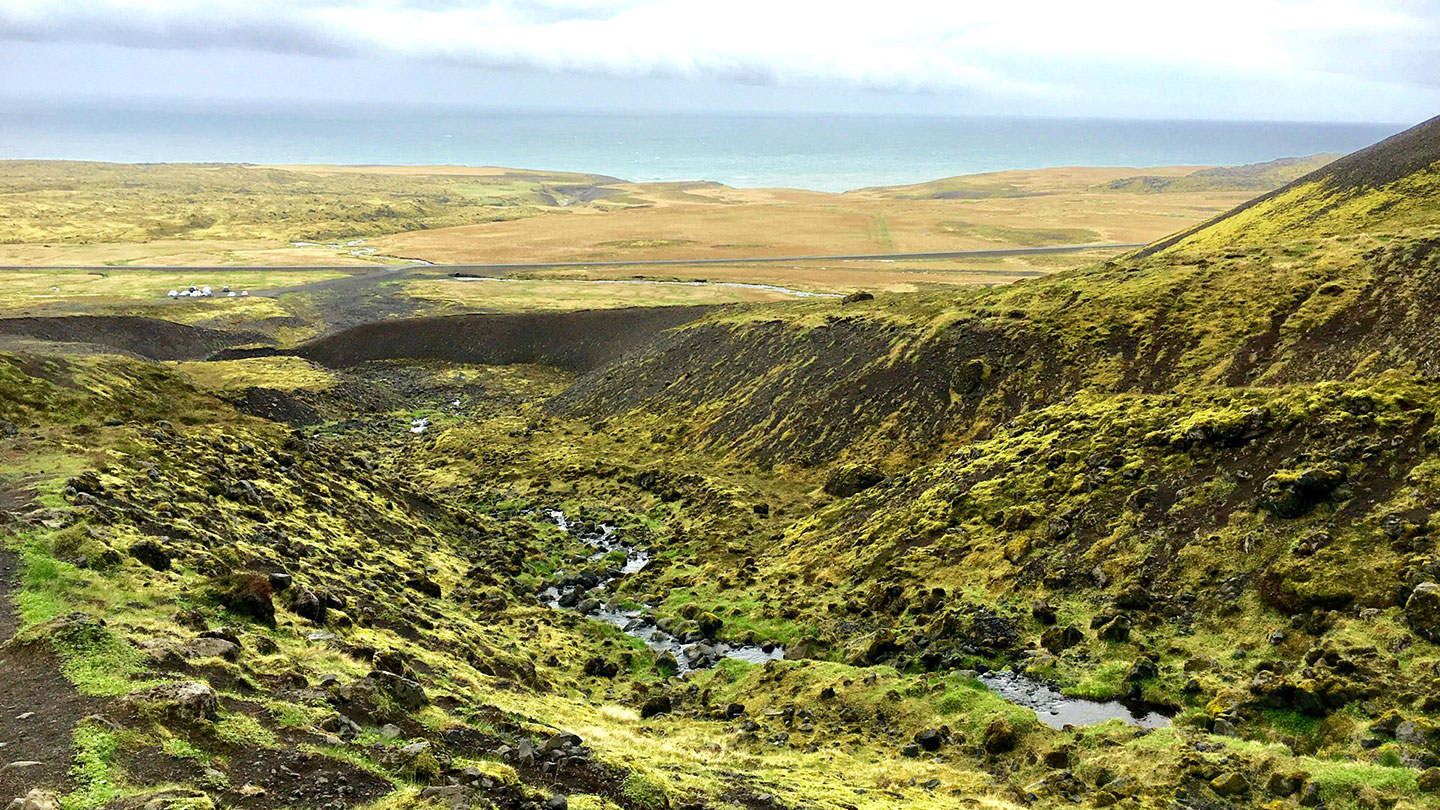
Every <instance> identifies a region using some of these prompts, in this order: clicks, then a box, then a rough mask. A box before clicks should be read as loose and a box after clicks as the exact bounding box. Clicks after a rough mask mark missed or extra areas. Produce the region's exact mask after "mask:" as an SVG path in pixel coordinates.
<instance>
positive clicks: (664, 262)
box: [0, 242, 1145, 277]
mask: <svg viewBox="0 0 1440 810" xmlns="http://www.w3.org/2000/svg"><path fill="white" fill-rule="evenodd" d="M1144 246H1145V244H1144V243H1139V242H1137V243H1128V242H1127V243H1116V244H1103V245H1060V246H1057V247H1034V248H1001V249H996V250H951V251H936V252H931V253H855V254H848V255H839V256H751V257H748V258H734V259H728V258H727V259H717V258H708V259H643V260H640V259H636V260H626V261H606V262H594V261H573V262H518V263H508V264H419V263H416V264H413V265H387V266H384V267H377V268H375V269H376V270H377V271H390V272H377V273H373V274H364V275H365V276H367V277H368V276H371V275H390V273H391V272H395V271H398V270H411V271H413V270H440V271H449V272H452V273H453V272H495V271H501V270H549V269H556V268H562V267H663V266H672V265H673V266H687V265H688V266H695V265H710V264H774V263H777V262H847V261H903V260H907V259H909V260H915V259H983V258H998V257H1003V256H1036V255H1043V254H1047V253H1077V252H1079V251H1082V250H1126V249H1129V248H1138V247H1144ZM362 267H363V265H334V264H315V265H309V264H307V265H284V266H271V267H266V266H249V265H233V264H222V265H180V266H158V265H121V266H112V265H0V270H101V271H105V270H165V271H169V272H176V271H191V272H199V271H205V272H209V271H216V270H351V269H360V268H362Z"/></svg>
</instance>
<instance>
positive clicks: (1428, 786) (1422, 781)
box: [1415, 768, 1440, 793]
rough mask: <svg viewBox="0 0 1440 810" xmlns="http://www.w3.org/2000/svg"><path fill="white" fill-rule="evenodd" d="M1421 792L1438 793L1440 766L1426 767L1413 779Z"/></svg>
mask: <svg viewBox="0 0 1440 810" xmlns="http://www.w3.org/2000/svg"><path fill="white" fill-rule="evenodd" d="M1415 783H1416V784H1417V785H1419V787H1420V792H1421V793H1440V768H1426V769H1425V770H1423V771H1421V772H1420V776H1419V777H1417V778H1416V779H1415Z"/></svg>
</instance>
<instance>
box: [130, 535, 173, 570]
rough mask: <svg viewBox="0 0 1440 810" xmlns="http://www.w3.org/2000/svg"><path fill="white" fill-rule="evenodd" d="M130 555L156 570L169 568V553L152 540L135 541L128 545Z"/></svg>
mask: <svg viewBox="0 0 1440 810" xmlns="http://www.w3.org/2000/svg"><path fill="white" fill-rule="evenodd" d="M130 556H131V557H134V558H135V559H137V560H139V561H140V562H142V563H144V564H145V565H148V566H150V567H151V568H154V569H155V570H156V571H169V570H170V553H169V552H167V551H166V550H165V549H164V548H163V547H162V546H161V545H160V544H159V543H157V542H155V541H154V540H150V539H145V540H140V541H138V542H136V543H135V544H134V545H132V546H131V547H130Z"/></svg>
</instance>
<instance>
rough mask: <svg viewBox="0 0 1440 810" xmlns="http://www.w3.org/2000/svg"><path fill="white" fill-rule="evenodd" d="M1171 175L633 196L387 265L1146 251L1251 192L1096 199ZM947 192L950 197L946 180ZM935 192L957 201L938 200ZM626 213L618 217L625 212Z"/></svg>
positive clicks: (1071, 175)
mask: <svg viewBox="0 0 1440 810" xmlns="http://www.w3.org/2000/svg"><path fill="white" fill-rule="evenodd" d="M1192 170H1193V167H1174V168H1168V169H1145V170H1140V169H1050V170H1043V171H1029V172H1002V173H998V174H994V175H979V176H976V177H975V178H973V179H968V178H967V180H969V182H970V183H971V185H972V186H973V187H974V188H975V189H976V190H975V191H974V192H972V193H973V194H975V195H979V194H994V195H1001V194H1004V195H1008V196H972V197H969V198H965V197H941V198H936V197H934V196H923V190H924V188H925V187H922V186H916V187H902V188H898V189H869V190H864V191H857V192H848V193H845V194H826V193H821V192H809V191H797V190H790V189H732V188H728V187H724V186H711V185H705V184H688V185H686V184H670V185H668V186H665V187H652V186H641V185H625V186H622V187H621V188H622V189H623V193H622V194H619V195H616V196H614V197H610V198H607V199H605V200H601V201H597V202H596V203H594V204H592V205H589V206H586V207H583V208H571V209H562V210H560V211H557V212H555V213H553V214H549V215H544V216H537V217H529V218H526V219H517V220H511V221H508V222H493V223H485V224H480V225H465V226H459V227H453V228H439V229H435V230H426V231H414V232H409V233H403V234H396V235H393V236H388V237H381V238H379V239H376V240H374V242H373V245H374V246H375V247H377V248H378V249H379V251H380V252H381V253H383V254H386V255H392V256H401V257H405V258H414V259H423V260H425V261H429V262H434V263H443V264H451V263H461V264H463V263H499V262H555V261H577V262H587V261H644V260H647V259H656V260H673V259H690V258H749V257H756V258H761V257H781V256H812V255H835V254H856V253H909V252H931V251H957V250H988V249H995V248H1014V247H1045V246H1053V245H1066V244H1094V243H1108V242H1149V241H1152V240H1154V239H1158V238H1160V237H1162V236H1165V235H1167V234H1170V233H1173V232H1175V231H1176V230H1179V229H1181V228H1183V227H1186V226H1188V225H1191V224H1194V223H1197V222H1200V221H1203V220H1205V219H1208V218H1209V217H1211V216H1214V215H1216V214H1219V213H1221V212H1223V211H1226V210H1228V209H1230V208H1232V207H1234V206H1236V205H1238V204H1240V203H1242V202H1244V201H1246V200H1247V199H1249V198H1250V197H1252V196H1254V192H1249V191H1241V192H1235V191H1195V192H1176V193H1167V194H1145V193H1135V192H1117V191H1108V190H1100V189H1097V188H1096V186H1097V185H1098V184H1101V183H1105V182H1108V181H1111V180H1116V179H1120V178H1125V177H1133V176H1135V175H1137V174H1141V173H1144V174H1150V175H1156V176H1180V175H1184V174H1187V173H1189V172H1190V171H1192ZM952 185H955V184H954V183H953V182H952ZM933 193H937V194H950V193H959V194H965V193H966V192H965V191H955V190H954V189H952V188H939V189H938V190H935V191H933ZM627 204H628V207H621V206H622V205H627Z"/></svg>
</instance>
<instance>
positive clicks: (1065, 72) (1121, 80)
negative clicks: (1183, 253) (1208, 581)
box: [0, 0, 1440, 115]
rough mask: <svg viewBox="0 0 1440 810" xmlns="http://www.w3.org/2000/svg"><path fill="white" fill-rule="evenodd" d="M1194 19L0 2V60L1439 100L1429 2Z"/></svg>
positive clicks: (1092, 7)
mask: <svg viewBox="0 0 1440 810" xmlns="http://www.w3.org/2000/svg"><path fill="white" fill-rule="evenodd" d="M1206 5H1207V8H1206V11H1205V13H1204V14H1202V15H1197V14H1194V13H1193V10H1192V9H1190V8H1187V7H1186V6H1184V5H1181V4H1156V3H1153V0H1105V2H1101V3H1091V4H1077V3H1073V2H1071V0H1030V2H1027V3H1024V4H1011V5H1010V6H1009V7H1001V6H1000V5H999V4H985V5H983V6H982V5H980V4H975V3H955V2H952V0H889V3H888V4H887V5H886V8H885V10H884V13H877V9H876V7H875V6H874V3H873V0H864V2H862V0H725V1H724V2H714V1H713V0H481V1H480V2H462V1H461V0H292V1H291V2H282V0H168V1H167V0H66V2H64V3H56V2H51V1H50V0H0V42H3V41H9V42H29V43H41V44H47V43H48V44H53V45H55V46H56V47H60V46H66V45H75V44H81V43H92V44H106V45H114V46H121V47H123V48H128V49H135V50H136V51H142V50H150V51H169V52H175V51H196V52H211V53H213V52H226V53H232V54H237V55H240V56H242V57H243V55H244V54H247V53H249V54H283V55H290V56H317V57H328V58H342V59H351V60H356V61H358V60H364V61H366V62H371V61H374V60H383V61H390V62H394V63H396V65H397V67H396V70H400V71H404V70H411V71H417V70H418V67H416V66H418V65H427V64H428V65H438V66H448V69H452V70H463V69H478V70H504V71H520V72H532V73H535V74H540V75H553V74H564V75H573V76H593V77H619V78H621V79H625V80H633V79H634V78H636V77H652V78H657V79H677V80H686V81H698V82H723V83H731V84H733V85H736V86H744V87H750V88H784V87H796V88H800V87H816V86H829V87H834V88H852V89H861V90H872V91H881V92H885V93H892V94H899V93H904V94H947V95H948V97H950V98H960V97H963V98H967V99H973V100H981V99H990V100H992V101H996V100H1008V102H1009V103H1011V104H1012V105H1013V106H1014V108H1016V109H1021V110H1036V111H1040V112H1046V111H1049V112H1054V111H1057V110H1061V109H1068V108H1070V107H1074V106H1080V105H1084V104H1094V103H1099V102H1103V101H1105V100H1106V99H1113V97H1115V96H1116V95H1117V94H1124V95H1127V96H1135V97H1137V98H1144V97H1149V98H1150V99H1151V100H1152V101H1153V102H1154V104H1155V106H1156V108H1157V109H1160V108H1165V107H1166V105H1167V104H1169V103H1170V102H1172V101H1173V99H1174V98H1175V97H1177V96H1178V95H1183V96H1184V97H1186V98H1194V99H1198V100H1199V101H1201V102H1204V101H1205V100H1206V99H1212V100H1213V104H1214V106H1215V109H1214V110H1207V111H1203V112H1205V113H1206V114H1211V115H1214V114H1223V109H1224V108H1229V109H1236V110H1239V109H1249V108H1250V107H1255V108H1257V109H1264V108H1265V107H1266V106H1267V105H1273V102H1271V101H1269V99H1272V98H1280V97H1282V96H1284V97H1286V98H1288V97H1290V96H1294V95H1296V94H1299V95H1302V96H1303V95H1306V94H1310V95H1313V96H1314V97H1315V98H1316V99H1317V101H1316V104H1315V106H1316V108H1317V109H1319V108H1321V107H1323V106H1324V104H1325V103H1333V102H1334V99H1335V98H1336V97H1337V96H1341V97H1343V96H1346V95H1348V96H1351V97H1354V98H1357V99H1360V98H1364V99H1366V100H1367V101H1369V102H1370V103H1372V104H1373V103H1374V100H1375V99H1377V98H1391V97H1395V98H1401V97H1403V93H1404V92H1405V88H1410V89H1411V91H1412V92H1413V91H1423V92H1428V91H1430V90H1433V89H1434V88H1437V87H1440V8H1436V4H1435V3H1433V2H1430V0H1313V2H1312V1H1311V0H1210V2H1208V3H1207V4H1206ZM252 58H255V59H259V58H274V57H261V56H253V57H252ZM405 63H409V64H410V65H411V67H410V68H405V67H403V66H401V65H403V64H405ZM1166 82H1169V83H1170V84H1169V85H1168V86H1167V85H1166V84H1165V83H1166ZM1177 82H1183V83H1184V86H1183V87H1180V86H1179V85H1177V84H1176V83H1177ZM1207 88H1209V90H1208V92H1207ZM1252 96H1253V97H1252ZM1428 97H1429V98H1433V94H1431V95H1430V96H1428ZM1407 114H1408V113H1407Z"/></svg>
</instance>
